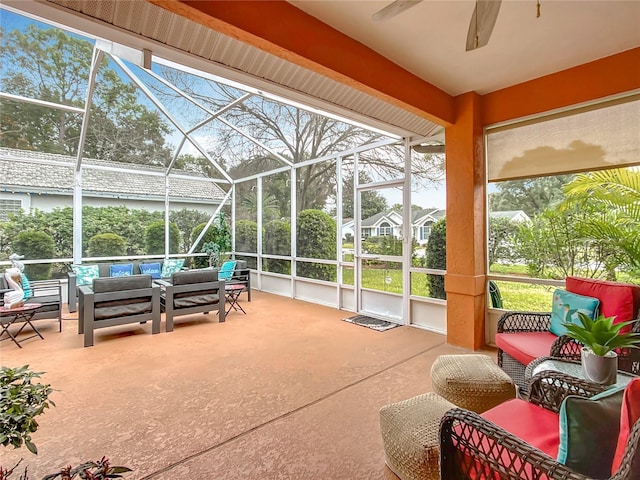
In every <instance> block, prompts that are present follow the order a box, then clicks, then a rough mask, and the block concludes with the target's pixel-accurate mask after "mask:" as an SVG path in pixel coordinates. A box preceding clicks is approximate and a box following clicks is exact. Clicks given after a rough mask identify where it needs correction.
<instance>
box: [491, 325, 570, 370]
mask: <svg viewBox="0 0 640 480" xmlns="http://www.w3.org/2000/svg"><path fill="white" fill-rule="evenodd" d="M557 339H558V337H556V336H555V335H554V334H553V333H551V332H514V333H512V332H509V333H497V334H496V345H497V347H498V348H499V349H500V350H502V351H503V352H506V353H508V354H509V355H511V356H512V357H513V358H515V359H516V360H517V361H519V362H520V363H522V364H523V365H529V364H530V363H531V362H532V361H533V360H535V359H536V358H538V357H548V356H549V355H550V354H551V345H553V342H555V341H556V340H557Z"/></svg>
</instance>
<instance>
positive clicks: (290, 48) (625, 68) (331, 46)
mask: <svg viewBox="0 0 640 480" xmlns="http://www.w3.org/2000/svg"><path fill="white" fill-rule="evenodd" d="M147 1H149V2H151V3H154V4H156V5H160V6H162V7H163V8H166V9H167V10H170V11H173V12H175V13H178V14H180V15H183V16H185V17H187V18H190V19H192V20H194V21H196V22H198V23H200V24H202V25H206V26H208V27H210V28H213V29H215V30H217V31H220V32H222V33H224V34H226V35H229V36H231V37H234V38H237V39H240V40H242V41H244V42H246V43H249V44H251V45H254V46H256V47H258V48H261V49H263V50H266V51H268V52H270V53H272V54H274V55H278V56H279V57H281V58H284V59H286V60H289V61H291V62H293V63H296V64H299V65H302V66H304V67H306V68H309V69H311V70H313V71H316V72H318V73H322V74H324V75H327V76H328V77H330V78H332V79H334V80H337V81H340V82H343V83H346V84H348V85H351V86H353V87H355V88H358V89H360V90H362V91H364V92H366V93H369V94H371V95H375V96H377V97H379V98H382V99H384V100H386V101H389V102H391V103H393V104H395V105H399V106H401V107H403V108H406V109H408V110H409V111H412V112H414V113H417V114H418V115H421V116H424V117H425V118H428V119H430V120H434V121H436V122H437V123H440V124H442V125H445V127H446V139H447V142H446V143H447V147H446V148H447V244H448V248H447V270H448V274H447V276H446V279H445V281H446V289H447V295H448V300H447V329H448V341H449V342H450V343H453V344H456V345H461V346H464V347H467V348H474V349H477V348H480V347H482V345H483V344H484V318H485V308H486V295H485V288H486V274H487V272H486V260H485V244H486V238H485V237H486V232H485V229H486V227H485V211H486V186H485V183H486V182H485V159H484V149H483V145H482V142H483V134H482V129H483V127H485V126H487V125H491V124H494V123H498V122H504V121H507V120H512V119H516V118H520V117H523V116H528V115H532V114H538V113H541V112H545V111H549V110H553V109H556V108H563V107H567V106H570V105H574V104H577V103H582V102H588V101H591V100H595V99H598V98H603V97H607V96H610V95H616V94H620V93H623V92H627V91H630V90H634V89H639V88H640V48H634V49H632V50H628V51H626V52H622V53H619V54H616V55H612V56H610V57H607V58H603V59H599V60H596V61H593V62H590V63H587V64H584V65H579V66H577V67H574V68H571V69H568V70H564V71H561V72H557V73H554V74H551V75H547V76H544V77H541V78H537V79H534V80H531V81H528V82H525V83H522V84H519V85H514V86H511V87H508V88H504V89H502V90H499V91H495V92H492V93H489V94H487V95H484V96H480V95H477V94H475V93H468V94H464V95H460V96H459V97H457V98H454V97H451V96H449V95H447V94H446V93H445V92H443V91H442V90H440V89H438V88H437V87H435V86H433V85H432V84H430V83H428V82H425V81H424V80H421V79H419V78H417V77H416V76H415V75H413V74H411V73H410V72H408V71H406V70H404V69H402V68H400V67H399V66H397V65H395V64H394V63H392V62H391V61H389V60H388V59H386V58H384V57H382V56H381V55H379V54H377V53H376V52H374V51H373V50H371V49H369V48H368V47H366V46H364V45H363V44H361V43H359V42H357V41H355V40H353V39H351V38H350V37H348V36H346V35H344V34H342V33H341V32H338V31H337V30H335V29H333V28H331V27H329V26H327V25H326V24H323V23H322V22H320V21H319V20H317V19H315V18H314V17H311V16H309V15H307V14H305V13H304V12H302V11H301V10H299V9H297V8H295V7H293V6H292V5H291V4H289V3H287V2H283V1H280V0H277V1H269V2H260V1H243V2H225V1H194V0H181V1H180V0H147ZM373 72H375V74H374V73H373Z"/></svg>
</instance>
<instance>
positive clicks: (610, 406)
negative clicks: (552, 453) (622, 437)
mask: <svg viewBox="0 0 640 480" xmlns="http://www.w3.org/2000/svg"><path fill="white" fill-rule="evenodd" d="M623 395H624V386H621V387H614V388H611V389H609V390H605V391H604V392H602V393H599V394H598V395H594V396H593V397H591V398H584V397H580V396H576V395H569V396H568V397H567V398H565V399H564V401H563V402H562V405H561V406H560V445H559V446H558V462H560V463H562V464H564V465H566V466H567V467H569V468H571V469H572V470H575V471H576V472H579V473H582V474H583V475H586V476H587V477H589V478H609V476H610V475H611V465H612V463H613V456H614V453H615V449H616V444H617V442H618V434H619V431H620V412H621V410H622V398H623Z"/></svg>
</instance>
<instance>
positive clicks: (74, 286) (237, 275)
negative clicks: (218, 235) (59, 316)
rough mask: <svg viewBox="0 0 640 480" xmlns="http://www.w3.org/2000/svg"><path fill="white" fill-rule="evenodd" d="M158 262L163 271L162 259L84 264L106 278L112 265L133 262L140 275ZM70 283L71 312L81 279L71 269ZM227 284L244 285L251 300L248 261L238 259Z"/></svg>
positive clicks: (68, 299) (134, 271)
mask: <svg viewBox="0 0 640 480" xmlns="http://www.w3.org/2000/svg"><path fill="white" fill-rule="evenodd" d="M170 261H171V262H176V259H170ZM154 263H157V264H159V272H160V273H161V272H162V270H163V267H165V263H164V261H163V260H162V259H159V260H143V261H129V262H122V261H120V262H104V263H92V264H89V263H88V264H86V265H83V266H86V267H89V266H97V269H98V277H97V278H106V277H110V276H111V267H112V266H122V265H127V264H132V266H133V268H132V275H139V274H141V273H144V272H142V271H141V270H140V266H141V265H143V267H142V268H143V269H145V266H148V265H151V264H154ZM175 265H179V268H177V269H176V268H174V267H175ZM182 269H183V268H182V264H181V263H179V262H176V263H173V266H172V267H171V268H167V267H165V272H168V274H167V275H166V276H164V277H163V278H164V279H165V280H166V279H168V278H169V277H171V275H172V274H173V273H174V272H175V271H180V270H182ZM152 276H153V277H154V280H158V279H160V278H161V275H160V274H158V275H152ZM67 277H68V280H69V283H68V289H67V303H68V306H69V312H75V311H76V310H77V309H78V287H79V286H80V285H79V283H80V282H78V280H79V276H78V274H77V273H76V272H74V271H71V272H69V273H68V274H67ZM226 283H227V284H242V285H244V287H245V288H244V290H243V291H246V292H247V300H248V301H249V302H250V301H251V272H250V270H249V268H248V267H247V262H246V261H244V260H237V261H236V268H235V271H234V272H233V276H232V277H231V279H230V280H227V281H226Z"/></svg>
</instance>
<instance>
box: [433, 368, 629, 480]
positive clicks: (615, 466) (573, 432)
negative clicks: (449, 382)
mask: <svg viewBox="0 0 640 480" xmlns="http://www.w3.org/2000/svg"><path fill="white" fill-rule="evenodd" d="M530 387H531V396H530V398H529V401H525V400H521V399H513V400H509V401H507V402H504V403H502V404H500V405H498V406H497V407H494V408H493V409H491V410H489V411H487V412H484V413H483V414H481V415H479V414H477V413H474V412H471V411H469V410H464V409H461V408H454V409H451V410H449V411H447V412H446V413H445V415H444V417H443V419H442V422H441V424H440V469H441V471H440V473H441V478H442V479H447V480H462V479H469V480H471V479H474V480H477V479H500V480H521V479H530V480H533V479H541V480H542V479H548V480H554V479H558V480H559V479H563V480H581V479H584V480H587V479H593V478H598V479H605V478H610V479H612V480H632V479H637V478H640V446H639V443H640V420H639V418H640V409H638V405H639V404H640V378H635V379H633V380H632V381H631V383H629V384H628V385H627V387H626V388H624V389H622V387H621V388H611V389H606V390H604V391H603V389H602V388H600V387H597V386H595V384H593V383H589V382H584V381H582V380H578V379H576V378H574V377H569V376H566V375H564V374H562V373H559V372H544V373H543V374H541V375H540V376H537V377H534V379H533V381H532V383H531V386H530ZM596 393H597V395H595V394H596Z"/></svg>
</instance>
